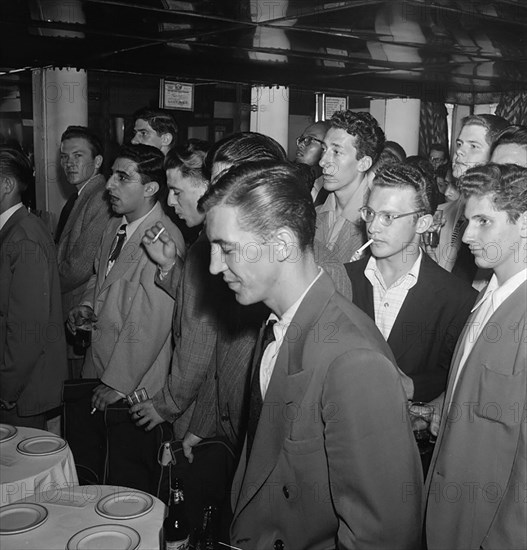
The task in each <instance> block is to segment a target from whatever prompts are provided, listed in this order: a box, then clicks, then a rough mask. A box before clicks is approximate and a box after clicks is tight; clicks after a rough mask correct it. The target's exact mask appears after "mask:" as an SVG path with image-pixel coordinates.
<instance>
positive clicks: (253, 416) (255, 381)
mask: <svg viewBox="0 0 527 550" xmlns="http://www.w3.org/2000/svg"><path fill="white" fill-rule="evenodd" d="M275 323H276V320H271V321H268V322H267V324H266V325H265V328H264V333H263V337H262V340H261V342H260V347H259V348H258V350H257V353H258V355H256V353H255V358H256V359H257V360H256V361H255V362H254V363H253V364H254V373H253V377H252V381H251V395H250V400H249V419H248V421H247V460H249V455H250V454H251V449H252V446H253V441H254V435H255V434H256V427H257V426H258V420H259V419H260V413H261V412H262V406H263V399H262V388H261V387H260V365H261V363H262V358H263V355H264V352H265V348H267V346H268V345H269V344H270V343H271V342H274V341H275V337H274V331H273V326H274V324H275Z"/></svg>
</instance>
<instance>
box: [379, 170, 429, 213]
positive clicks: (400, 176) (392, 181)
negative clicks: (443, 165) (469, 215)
mask: <svg viewBox="0 0 527 550" xmlns="http://www.w3.org/2000/svg"><path fill="white" fill-rule="evenodd" d="M373 187H385V188H392V189H405V188H408V187H410V188H411V189H413V190H414V191H415V195H416V196H415V210H419V211H421V212H423V213H424V214H433V213H434V212H435V211H436V208H437V195H436V192H435V190H434V187H435V185H434V182H433V179H431V178H428V177H427V176H426V175H425V173H424V172H422V171H421V170H419V169H418V168H417V167H415V166H412V165H411V164H407V163H406V162H401V163H399V164H392V165H390V166H388V167H387V168H385V169H384V170H381V171H380V172H379V173H378V174H377V175H376V176H375V179H374V180H373Z"/></svg>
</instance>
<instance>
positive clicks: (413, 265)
mask: <svg viewBox="0 0 527 550" xmlns="http://www.w3.org/2000/svg"><path fill="white" fill-rule="evenodd" d="M432 185H433V182H432V181H427V179H426V178H425V177H424V176H423V174H421V173H420V172H419V171H418V170H416V169H415V168H413V167H411V166H407V165H405V164H395V165H393V166H389V167H388V168H386V169H385V170H383V171H381V172H380V173H379V174H378V175H377V177H376V179H375V180H374V182H373V188H372V190H371V193H370V196H369V198H368V201H367V203H366V205H365V206H364V207H363V208H362V210H361V214H362V217H363V220H364V221H365V223H366V230H367V233H368V237H369V238H370V239H373V242H372V244H371V246H370V250H371V254H372V255H371V257H369V258H363V259H361V260H359V261H357V262H351V263H348V264H346V269H347V271H348V275H349V277H350V279H351V284H352V286H353V302H354V303H355V304H356V305H358V306H359V307H360V308H361V309H362V310H363V311H365V312H366V313H367V314H368V315H369V316H370V317H371V318H372V319H373V320H374V321H375V323H376V325H377V327H378V328H379V330H380V331H381V333H382V334H383V336H384V337H385V339H386V340H387V341H388V344H389V346H390V348H391V349H392V351H393V354H394V356H395V360H396V361H397V365H398V366H399V368H400V369H401V370H402V371H403V372H404V373H405V374H407V375H408V376H409V377H410V378H411V379H412V381H413V385H414V393H413V399H414V400H416V401H430V400H432V399H434V398H435V397H437V396H438V395H440V394H441V393H442V392H443V391H444V390H445V387H446V379H447V376H448V370H449V368H450V360H451V358H452V353H453V352H454V347H455V345H456V342H457V339H458V337H459V334H460V333H461V330H462V329H463V326H464V324H465V322H466V320H467V318H468V316H469V314H470V309H471V307H472V305H473V304H474V300H475V299H476V295H477V293H476V291H475V290H474V289H472V288H471V286H470V285H469V284H468V283H465V282H464V281H461V280H460V279H458V278H457V277H455V276H454V275H452V274H450V273H448V272H447V271H445V270H444V269H443V268H441V267H439V266H438V265H437V264H436V263H435V262H434V261H433V260H431V259H430V258H429V257H428V256H427V255H426V254H425V253H424V252H423V251H422V250H421V248H420V247H419V243H420V241H421V236H422V235H423V233H424V232H425V231H427V230H428V229H429V228H430V225H431V223H432V216H431V214H432V213H433V212H434V210H435V208H436V206H437V204H436V203H435V201H434V196H435V195H434V193H433V190H432Z"/></svg>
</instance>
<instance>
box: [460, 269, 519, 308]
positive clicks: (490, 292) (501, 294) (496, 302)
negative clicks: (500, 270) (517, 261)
mask: <svg viewBox="0 0 527 550" xmlns="http://www.w3.org/2000/svg"><path fill="white" fill-rule="evenodd" d="M525 281H527V269H522V270H521V271H519V272H518V273H516V275H513V276H512V277H511V278H510V279H507V280H506V281H505V282H504V283H503V284H502V285H501V286H500V285H498V278H497V277H496V274H495V273H493V274H492V277H491V278H490V281H489V284H488V285H487V288H486V289H485V292H484V294H483V296H482V297H481V298H480V299H479V300H478V301H477V302H476V303H475V304H474V307H473V308H472V310H471V312H474V311H476V309H478V308H479V307H480V306H481V304H483V302H485V301H486V300H487V299H488V298H489V297H491V299H492V305H493V307H494V310H496V309H497V308H498V307H499V306H500V305H501V304H502V303H503V302H504V301H505V300H506V299H507V298H508V297H509V296H510V295H511V294H512V293H513V292H514V291H515V290H516V289H517V288H518V287H519V286H520V285H521V284H522V283H524V282H525Z"/></svg>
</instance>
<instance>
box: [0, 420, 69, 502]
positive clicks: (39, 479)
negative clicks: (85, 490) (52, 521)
mask: <svg viewBox="0 0 527 550" xmlns="http://www.w3.org/2000/svg"><path fill="white" fill-rule="evenodd" d="M6 426H7V425H6V424H3V425H2V428H3V433H4V434H5V431H6V430H5V427H6ZM16 430H17V433H16V435H15V436H14V437H13V438H11V439H9V440H4V441H0V506H4V505H5V504H9V503H10V502H15V501H17V500H20V499H22V498H26V497H28V496H30V495H33V494H34V493H37V492H41V491H46V490H48V489H53V488H56V487H65V486H68V485H77V484H78V482H79V481H78V478H77V471H76V469H75V462H74V460H73V454H72V453H71V451H70V448H69V447H68V445H67V444H66V445H65V446H64V448H63V449H61V450H59V451H58V452H52V453H50V454H38V453H39V448H38V446H37V445H36V444H38V443H39V441H40V442H44V443H43V444H41V448H42V445H44V446H45V444H46V440H47V441H48V442H51V443H53V441H54V440H53V439H50V438H56V439H57V444H58V445H59V446H60V445H62V443H63V441H64V440H62V439H60V438H58V437H57V436H55V435H54V434H52V433H50V432H46V431H44V430H37V429H36V428H24V427H16ZM37 437H38V438H44V439H41V440H34V439H33V440H32V442H34V443H36V444H35V445H33V446H31V445H29V446H28V447H27V449H26V452H28V453H29V454H22V453H21V452H20V450H19V449H17V446H18V445H19V444H22V445H23V446H24V445H25V444H24V443H23V442H26V444H27V443H31V442H27V441H26V440H29V439H30V438H37ZM51 447H52V445H51ZM23 448H24V447H23ZM40 452H41V451H40ZM32 453H37V454H32Z"/></svg>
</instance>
